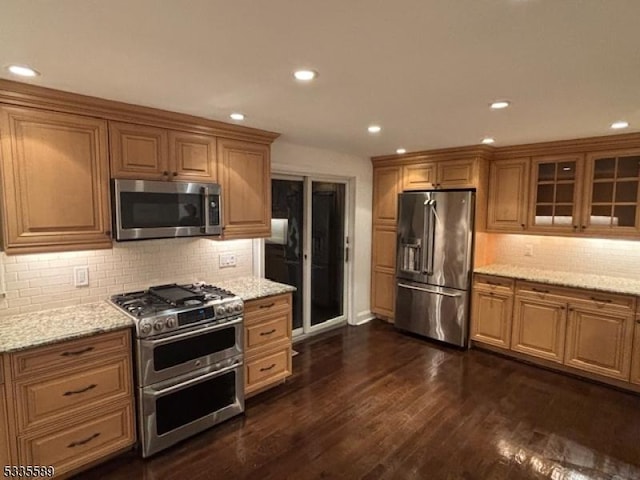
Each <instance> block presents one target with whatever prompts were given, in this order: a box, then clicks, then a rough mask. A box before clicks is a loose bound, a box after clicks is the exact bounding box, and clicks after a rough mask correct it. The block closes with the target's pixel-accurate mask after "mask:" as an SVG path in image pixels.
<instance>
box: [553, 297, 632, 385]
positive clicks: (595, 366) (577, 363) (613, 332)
mask: <svg viewBox="0 0 640 480" xmlns="http://www.w3.org/2000/svg"><path fill="white" fill-rule="evenodd" d="M632 343H633V312H626V313H623V312H616V311H613V309H606V308H605V307H602V308H601V309H600V310H593V309H589V308H586V307H581V306H575V305H572V306H571V307H570V311H569V323H568V328H567V348H566V354H565V359H564V363H565V365H568V366H571V367H574V368H579V369H580V370H585V371H587V372H591V373H596V374H599V375H605V376H607V377H611V378H616V379H618V380H627V381H628V380H629V374H630V373H629V372H630V369H631V348H632Z"/></svg>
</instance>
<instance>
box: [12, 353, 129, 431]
mask: <svg viewBox="0 0 640 480" xmlns="http://www.w3.org/2000/svg"><path fill="white" fill-rule="evenodd" d="M130 372H131V365H130V363H129V359H128V358H127V357H121V358H120V359H119V360H115V361H109V362H108V363H102V364H97V365H95V366H90V365H89V366H86V367H85V368H83V369H82V370H76V371H75V372H72V373H66V372H65V373H64V374H62V375H58V376H50V377H48V378H46V379H38V380H27V381H22V382H18V383H17V384H16V387H15V389H16V404H17V407H18V418H19V425H18V428H19V429H21V430H25V429H28V428H31V427H36V426H38V425H41V424H43V423H46V422H48V421H50V420H53V419H56V418H59V417H63V416H68V415H71V414H73V413H75V412H77V411H82V410H85V411H86V410H87V409H92V408H93V409H95V408H96V407H97V406H100V405H102V404H105V403H107V402H111V401H113V400H117V399H125V398H128V397H130V396H131V395H132V392H131V387H130V385H131V380H130V375H131V373H130Z"/></svg>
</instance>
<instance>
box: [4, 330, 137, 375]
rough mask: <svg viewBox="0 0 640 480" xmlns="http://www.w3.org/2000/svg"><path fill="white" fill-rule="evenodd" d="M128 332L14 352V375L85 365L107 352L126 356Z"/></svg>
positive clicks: (12, 356) (128, 346)
mask: <svg viewBox="0 0 640 480" xmlns="http://www.w3.org/2000/svg"><path fill="white" fill-rule="evenodd" d="M130 335H131V333H130V331H129V329H126V330H119V331H117V332H113V333H105V334H102V335H97V336H93V337H87V338H81V339H78V340H72V341H69V342H64V343H58V344H55V345H52V346H49V347H41V348H34V349H30V350H25V351H24V352H19V353H14V354H13V355H11V362H12V368H13V375H14V378H16V379H18V378H21V377H25V376H27V375H32V374H36V373H44V372H47V371H57V370H60V369H62V368H66V367H73V366H74V365H85V364H86V363H87V362H88V361H91V360H94V359H96V358H98V357H101V356H103V355H107V354H114V355H116V354H117V355H121V354H127V355H128V354H129V353H130V351H131V344H130Z"/></svg>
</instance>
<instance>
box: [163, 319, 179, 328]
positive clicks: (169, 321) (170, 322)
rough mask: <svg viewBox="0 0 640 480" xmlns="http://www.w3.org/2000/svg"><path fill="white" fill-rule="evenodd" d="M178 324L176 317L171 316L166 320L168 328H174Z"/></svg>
mask: <svg viewBox="0 0 640 480" xmlns="http://www.w3.org/2000/svg"><path fill="white" fill-rule="evenodd" d="M176 325H177V322H176V317H169V318H167V320H166V323H165V326H166V327H167V328H174V327H175V326H176Z"/></svg>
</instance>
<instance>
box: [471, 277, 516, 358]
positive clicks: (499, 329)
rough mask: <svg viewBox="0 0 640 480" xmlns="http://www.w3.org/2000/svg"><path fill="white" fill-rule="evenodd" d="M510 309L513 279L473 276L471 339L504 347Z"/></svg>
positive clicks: (509, 330) (508, 342) (509, 331)
mask: <svg viewBox="0 0 640 480" xmlns="http://www.w3.org/2000/svg"><path fill="white" fill-rule="evenodd" d="M512 311H513V280H510V279H505V278H501V277H491V276H486V275H476V276H475V278H474V283H473V295H472V300H471V335H470V337H471V340H474V341H476V342H480V343H486V344H488V345H492V346H494V347H499V348H503V349H508V348H509V344H510V341H511V316H512Z"/></svg>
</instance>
